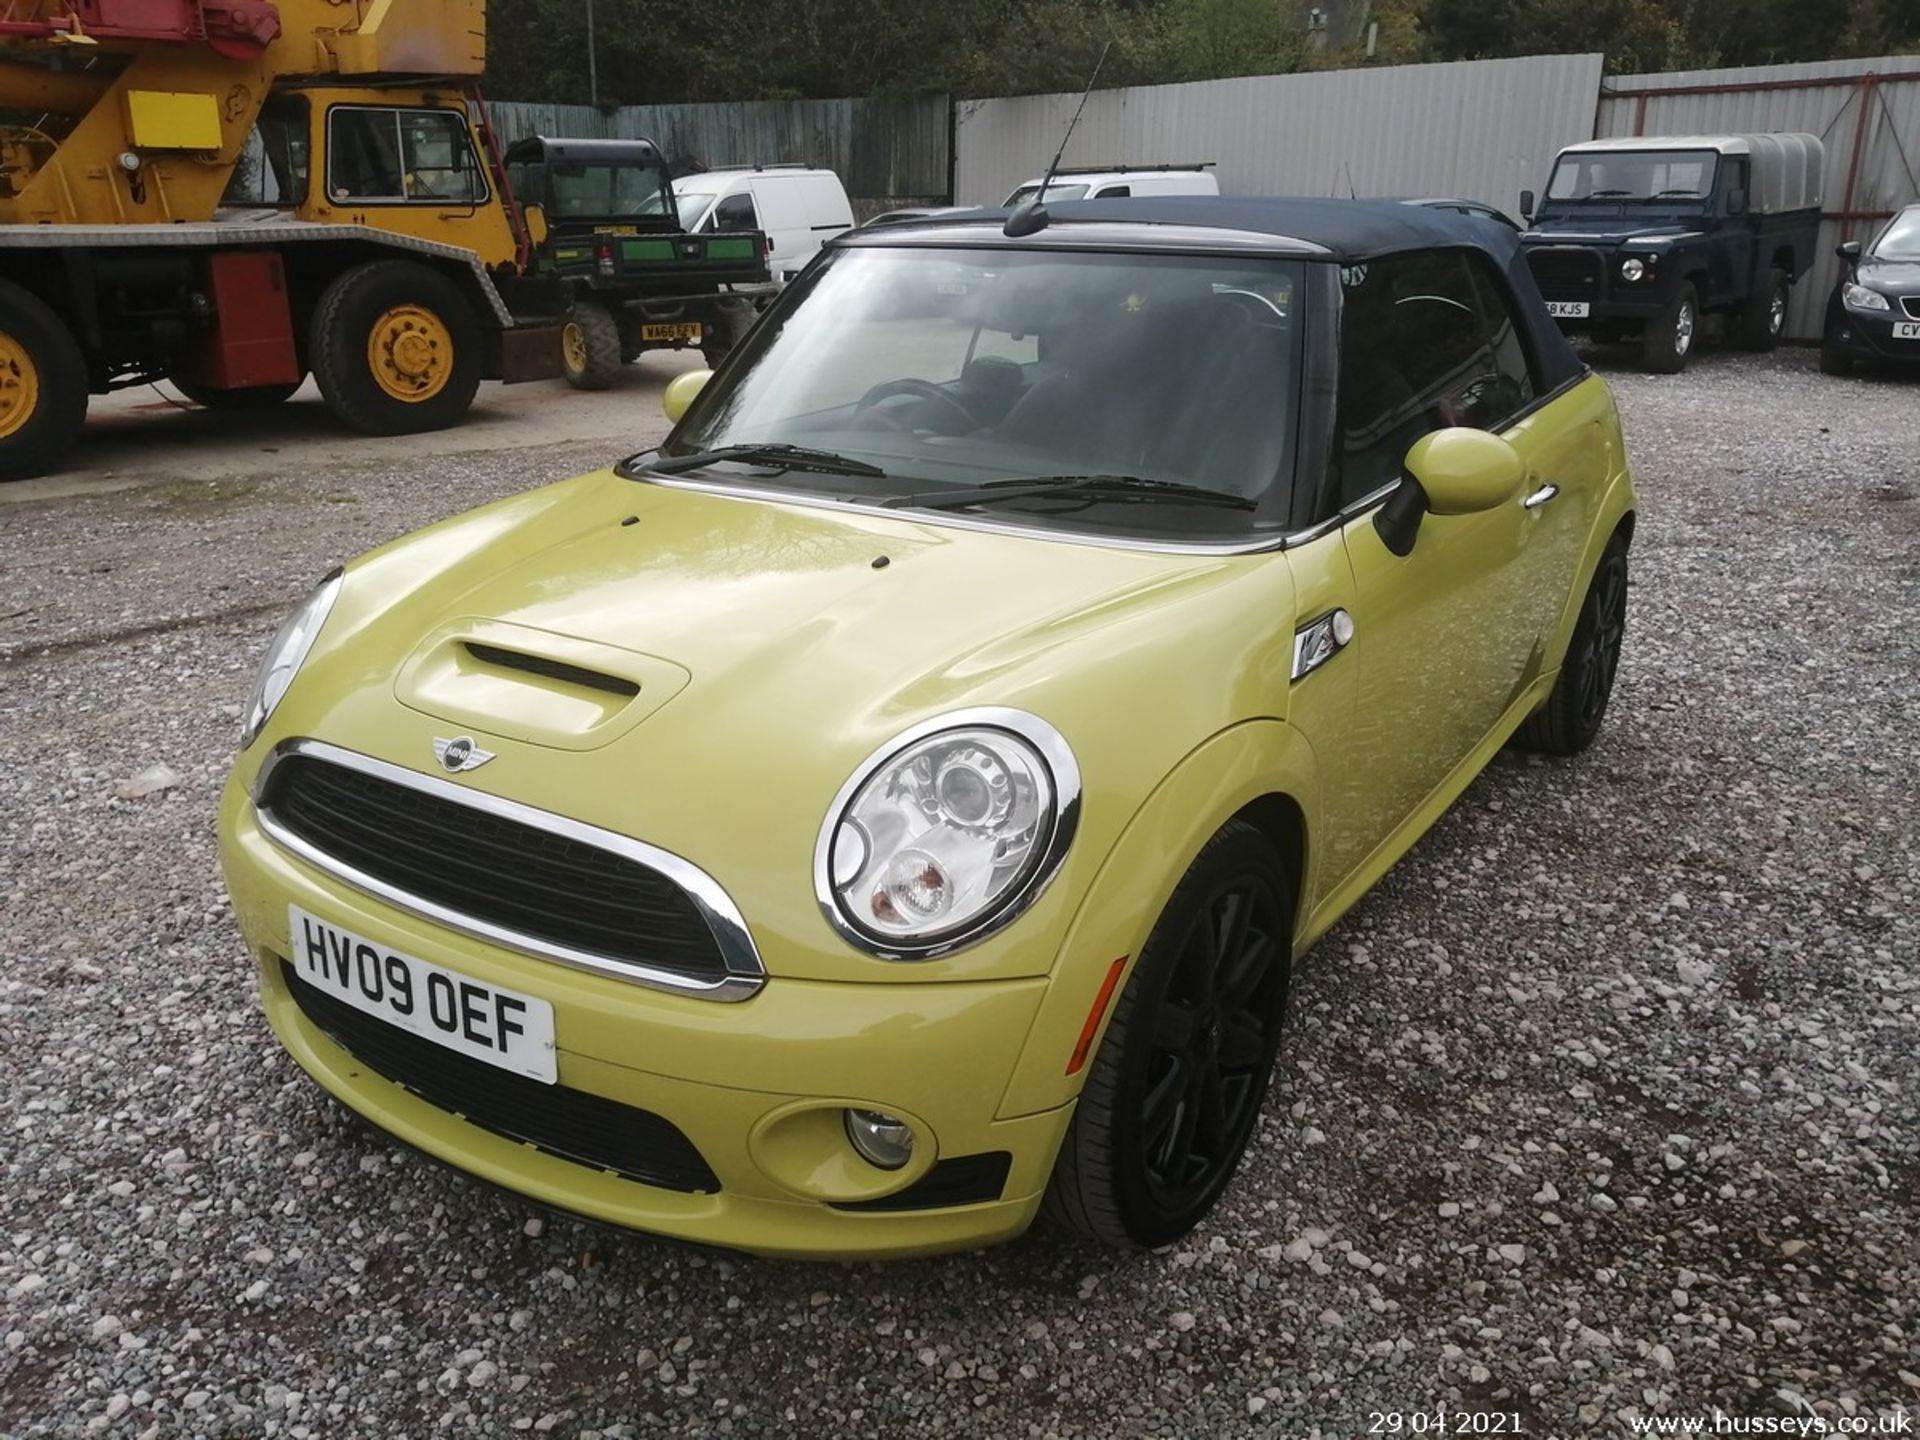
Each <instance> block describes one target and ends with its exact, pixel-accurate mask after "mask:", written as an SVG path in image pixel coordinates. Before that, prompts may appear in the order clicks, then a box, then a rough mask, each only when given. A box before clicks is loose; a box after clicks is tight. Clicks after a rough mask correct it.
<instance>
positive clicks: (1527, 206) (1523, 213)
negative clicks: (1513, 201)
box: [1520, 190, 1533, 225]
mask: <svg viewBox="0 0 1920 1440" xmlns="http://www.w3.org/2000/svg"><path fill="white" fill-rule="evenodd" d="M1520 218H1521V219H1522V220H1524V221H1526V222H1527V223H1528V224H1529V225H1531V224H1532V223H1533V192H1532V191H1531V190H1522V191H1521V192H1520Z"/></svg>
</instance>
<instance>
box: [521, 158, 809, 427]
mask: <svg viewBox="0 0 1920 1440" xmlns="http://www.w3.org/2000/svg"><path fill="white" fill-rule="evenodd" d="M506 160H507V171H508V175H509V177H510V179H511V181H512V184H513V190H514V194H515V195H516V196H517V197H518V198H519V199H520V201H521V203H522V204H524V205H525V206H526V207H527V208H528V209H529V210H533V209H535V208H536V207H537V208H538V211H539V213H540V215H541V216H542V217H543V218H544V220H545V223H546V231H547V233H546V238H545V239H544V240H542V241H541V242H540V244H539V247H538V249H537V251H536V253H535V264H536V267H537V268H538V269H539V270H540V271H542V272H544V273H546V274H550V275H553V276H555V277H557V278H558V279H560V280H562V281H564V282H565V283H566V285H567V287H568V289H569V290H570V292H571V295H572V302H573V308H572V313H571V317H570V319H569V321H568V324H567V327H566V332H565V345H564V349H565V356H566V374H567V379H568V380H569V381H570V382H571V383H572V384H573V385H574V386H575V387H576V388H578V389H581V390H603V389H605V388H606V387H607V386H609V385H611V384H612V383H613V380H614V377H615V376H616V375H618V374H619V371H620V367H621V366H622V365H625V364H628V363H630V362H631V361H632V360H633V359H634V358H635V357H636V356H638V355H639V354H640V352H641V351H643V350H661V349H671V350H682V349H686V348H687V347H688V346H694V347H697V348H698V349H699V350H700V352H701V353H702V354H703V355H704V356H705V357H706V360H707V363H708V364H709V365H710V366H711V365H717V364H718V363H719V362H720V360H721V358H722V357H724V356H725V355H726V353H727V352H728V351H729V350H731V349H732V348H733V346H734V342H735V341H737V340H738V339H739V338H740V337H741V336H742V335H743V334H745V333H746V330H747V327H748V326H750V325H751V324H752V323H753V320H754V317H755V315H756V314H757V313H758V311H759V307H760V306H761V305H763V304H765V303H767V301H769V300H770V299H771V298H772V296H773V292H774V286H773V281H772V276H771V275H770V273H769V272H768V268H767V241H766V236H765V235H763V234H761V233H760V232H759V231H756V230H729V231H722V232H716V233H713V234H705V235H690V234H688V233H687V232H686V231H685V230H683V229H682V228H681V227H680V219H679V214H678V212H677V210H676V209H675V206H674V200H673V181H672V178H671V176H670V174H669V171H668V166H667V161H666V157H665V156H663V155H662V154H661V153H660V150H659V147H658V146H656V145H655V144H654V143H653V142H652V141H651V140H554V139H548V138H546V137H544V136H535V137H533V138H531V139H527V140H519V141H516V142H515V143H514V144H512V145H510V146H509V147H508V148H507V153H506ZM535 233H536V234H537V233H538V228H537V227H536V230H535Z"/></svg>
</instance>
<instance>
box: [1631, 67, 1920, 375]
mask: <svg viewBox="0 0 1920 1440" xmlns="http://www.w3.org/2000/svg"><path fill="white" fill-rule="evenodd" d="M1768 130H1803V131H1806V132H1807V133H1809V134H1812V135H1818V136H1819V137H1820V138H1821V139H1822V140H1823V141H1824V142H1826V151H1827V157H1826V176H1825V182H1824V185H1823V187H1822V188H1823V190H1824V194H1825V201H1824V204H1823V207H1822V208H1823V209H1824V210H1825V211H1826V214H1827V217H1828V218H1827V220H1826V223H1825V224H1823V225H1822V226H1821V227H1820V229H1821V235H1820V246H1819V250H1818V253H1817V256H1816V260H1815V265H1814V269H1813V272H1812V273H1811V274H1810V275H1809V276H1807V278H1806V279H1804V280H1802V281H1801V282H1800V283H1799V284H1798V285H1796V286H1795V287H1794V294H1793V306H1792V309H1791V310H1790V311H1789V312H1788V316H1787V334H1788V335H1789V336H1791V337H1792V338H1794V339H1797V340H1813V339H1818V338H1819V335H1820V329H1821V325H1822V322H1823V319H1824V316H1825V313H1826V305H1827V296H1828V294H1829V293H1831V291H1832V290H1833V286H1834V282H1835V281H1836V280H1837V279H1838V278H1839V275H1840V262H1839V260H1837V259H1836V258H1835V257H1834V254H1833V248H1834V246H1836V245H1838V244H1839V243H1840V242H1841V241H1842V240H1847V239H1866V238H1868V237H1870V236H1871V235H1872V233H1873V232H1874V231H1875V230H1877V229H1878V228H1879V222H1880V221H1881V220H1884V219H1885V218H1886V217H1887V216H1889V215H1891V214H1892V213H1893V212H1894V211H1895V210H1897V209H1899V208H1900V207H1901V206H1903V205H1907V204H1911V203H1912V202H1913V201H1915V200H1920V57H1915V56H1911V55H1909V56H1884V57H1882V58H1879V59H1874V60H1832V61H1818V62H1814V63H1810V64H1803V65H1755V66H1749V67H1746V68H1742V69H1733V70H1691V71H1675V72H1672V73H1669V74H1663V75H1617V76H1614V77H1612V78H1611V79H1609V80H1608V81H1607V82H1606V84H1605V85H1604V86H1603V87H1602V89H1601V92H1600V108H1599V114H1598V120H1597V122H1596V125H1595V132H1594V133H1595V134H1596V135H1599V136H1603V137H1604V136H1612V135H1703V134H1716V133H1724V132H1732V133H1734V134H1743V133H1757V132H1764V131H1768Z"/></svg>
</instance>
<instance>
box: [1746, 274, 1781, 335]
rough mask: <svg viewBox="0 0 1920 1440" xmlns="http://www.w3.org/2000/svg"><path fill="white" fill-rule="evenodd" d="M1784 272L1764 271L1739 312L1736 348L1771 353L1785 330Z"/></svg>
mask: <svg viewBox="0 0 1920 1440" xmlns="http://www.w3.org/2000/svg"><path fill="white" fill-rule="evenodd" d="M1788 294H1789V291H1788V281H1787V272H1786V271H1784V270H1781V269H1779V268H1777V267H1776V268H1775V269H1772V270H1769V271H1767V278H1766V280H1765V281H1764V282H1763V283H1762V284H1761V285H1760V287H1759V288H1758V289H1756V290H1755V291H1754V292H1753V295H1752V296H1751V297H1750V298H1749V299H1748V300H1747V303H1746V306H1745V307H1744V308H1743V309H1742V310H1741V312H1740V344H1741V346H1742V347H1743V348H1745V349H1748V350H1755V351H1765V350H1771V349H1773V347H1774V346H1775V345H1776V344H1778V343H1779V340H1780V336H1781V333H1782V332H1783V331H1784V330H1785V329H1786V328H1787V299H1788Z"/></svg>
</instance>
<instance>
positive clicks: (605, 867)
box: [257, 751, 759, 999]
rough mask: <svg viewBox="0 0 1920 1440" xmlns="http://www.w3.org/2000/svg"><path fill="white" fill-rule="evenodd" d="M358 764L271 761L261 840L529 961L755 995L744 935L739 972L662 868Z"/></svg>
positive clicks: (308, 758) (737, 933)
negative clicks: (523, 953) (545, 958)
mask: <svg viewBox="0 0 1920 1440" xmlns="http://www.w3.org/2000/svg"><path fill="white" fill-rule="evenodd" d="M365 763H367V764H368V767H369V768H364V769H363V768H360V766H359V765H356V764H348V763H340V762H338V761H336V760H333V759H328V758H321V757H320V756H317V755H314V754H311V753H300V752H299V751H295V752H294V753H287V754H281V755H278V756H276V757H275V759H274V760H273V761H272V762H271V765H270V768H269V770H268V771H267V774H266V778H265V781H264V784H263V786H262V789H261V793H260V795H259V797H258V802H257V803H258V808H259V812H260V816H261V819H262V822H263V824H264V825H265V826H266V828H267V829H268V832H269V833H270V834H272V835H274V836H275V838H277V839H281V840H282V841H283V842H291V843H292V844H293V845H294V846H295V848H296V849H297V850H302V851H304V852H307V853H308V856H309V858H313V859H315V860H316V862H317V863H321V864H323V865H324V866H325V867H326V868H329V869H332V870H334V871H335V872H336V873H338V874H340V875H341V876H342V877H343V878H345V879H347V880H348V881H349V883H361V884H362V885H363V886H365V887H368V888H373V889H375V890H376V893H381V894H384V895H386V896H387V897H388V898H391V899H394V900H395V901H396V903H399V904H402V905H409V904H410V905H413V906H414V908H417V909H421V910H423V911H424V912H425V913H427V914H428V915H429V916H430V917H431V918H443V919H447V920H449V921H450V922H451V923H454V924H456V925H458V924H460V923H461V922H469V928H474V929H477V930H478V931H479V933H481V934H482V935H483V936H485V937H487V938H493V939H498V940H500V941H501V942H502V943H505V944H508V945H513V946H516V947H517V948H523V949H529V950H531V951H532V952H533V953H535V954H551V955H553V956H554V958H558V959H562V960H572V961H573V962H575V963H578V962H579V961H580V960H582V959H585V960H587V961H589V962H596V961H597V962H604V963H598V964H592V963H590V964H589V967H588V968H596V969H603V970H607V971H610V972H612V973H616V974H619V973H624V972H623V969H622V967H632V969H633V970H634V971H635V972H636V973H635V975H634V976H633V978H636V979H640V980H642V981H643V982H644V981H646V979H647V974H646V973H639V972H647V973H654V972H658V973H661V974H664V975H665V976H666V977H667V978H668V979H669V980H672V979H675V978H679V979H682V980H684V981H685V982H686V986H687V988H693V989H699V988H701V987H724V991H725V993H719V992H716V993H717V996H718V998H726V999H738V998H743V994H746V993H751V992H752V989H753V988H754V987H755V986H756V985H757V983H758V970H759V966H758V961H757V958H756V957H753V956H752V953H751V941H750V940H747V939H746V938H745V931H744V927H737V928H736V927H732V926H723V927H722V932H723V934H729V938H730V940H731V943H732V944H733V946H734V948H735V951H736V952H737V951H738V950H739V949H740V948H742V947H744V949H745V950H746V952H747V961H746V963H745V964H742V963H741V958H740V956H739V954H738V953H734V954H731V955H730V954H729V953H728V952H727V951H726V950H725V949H724V948H723V944H722V939H721V936H719V935H716V933H715V925H714V923H712V922H711V921H710V919H709V914H710V912H709V911H707V910H703V907H702V906H701V905H700V904H698V903H696V900H695V898H694V897H693V896H692V895H690V894H689V893H688V892H687V891H686V890H685V889H684V888H682V886H681V885H680V884H679V883H677V882H676V881H675V879H673V878H672V877H671V876H669V875H667V874H664V873H662V872H661V870H659V869H655V868H653V867H651V866H649V865H646V864H643V863H641V862H640V861H639V860H637V859H635V858H633V857H632V856H630V855H627V854H622V853H619V851H617V850H615V849H611V848H607V847H606V846H603V845H600V844H595V843H592V842H591V840H589V839H583V838H579V834H576V833H566V831H567V828H568V827H566V826H565V825H564V822H558V821H557V817H549V818H552V819H555V822H556V823H555V824H554V828H547V827H546V826H543V825H540V824H534V823H528V822H527V821H525V820H522V819H516V818H512V817H511V816H509V815H505V814H501V813H498V808H499V807H497V806H495V807H489V806H488V805H487V804H486V803H485V797H483V796H479V795H476V796H474V797H472V798H471V799H468V798H467V797H466V796H464V795H458V796H457V798H456V796H455V795H448V794H445V793H442V792H443V791H444V790H447V789H450V788H451V786H450V784H449V782H443V781H439V780H436V779H431V778H427V777H420V778H419V779H418V780H413V781H412V782H411V783H409V782H408V780H407V778H405V777H406V772H403V771H402V772H397V773H398V775H399V776H400V777H402V778H388V777H387V776H386V775H383V774H381V773H377V772H378V771H380V770H387V771H393V770H394V767H388V766H381V765H378V764H377V763H375V762H365ZM456 794H457V792H456ZM515 808H518V807H515ZM523 813H527V814H531V815H535V816H538V815H539V812H530V811H529V812H523ZM577 828H578V831H579V832H580V833H583V834H585V835H588V836H591V835H593V834H595V833H597V832H593V831H592V830H590V829H588V828H587V827H577ZM667 858H669V859H670V858H671V857H667ZM680 863H682V864H684V862H680ZM686 868H688V869H691V867H686ZM695 873H697V872H695ZM703 878H704V877H703ZM729 932H731V933H729ZM667 988H676V987H674V986H672V985H669V986H668V987H667Z"/></svg>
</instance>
